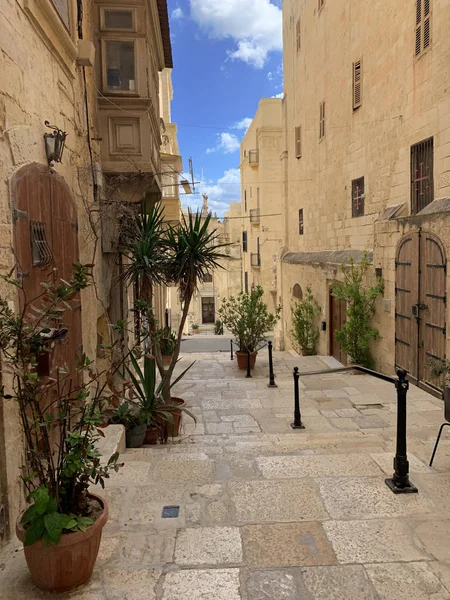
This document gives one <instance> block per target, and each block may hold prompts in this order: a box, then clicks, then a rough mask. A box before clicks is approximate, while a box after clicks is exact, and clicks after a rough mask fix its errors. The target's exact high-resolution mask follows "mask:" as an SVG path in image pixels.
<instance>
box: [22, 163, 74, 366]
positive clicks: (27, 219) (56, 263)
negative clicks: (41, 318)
mask: <svg viewBox="0 0 450 600" xmlns="http://www.w3.org/2000/svg"><path fill="white" fill-rule="evenodd" d="M12 196H13V202H14V245H15V254H16V263H17V271H18V277H19V278H21V279H22V281H23V294H21V302H22V305H23V303H24V300H25V298H26V300H27V301H29V300H32V299H33V298H37V300H36V303H39V300H38V298H39V296H40V295H41V294H42V292H43V290H44V288H43V287H42V282H48V283H51V282H57V281H59V280H60V279H65V280H69V279H70V278H71V274H72V265H73V264H74V263H75V262H77V261H78V234H77V229H78V224H77V215H76V207H75V204H74V202H73V200H72V197H71V195H70V190H69V188H68V186H67V184H66V183H65V182H64V180H63V178H62V177H61V176H60V175H58V174H57V173H55V172H53V171H51V170H50V169H49V168H48V167H46V166H44V165H39V164H33V165H27V166H26V167H23V168H22V169H20V170H19V171H18V172H17V173H16V175H15V176H14V178H13V181H12ZM72 305H73V306H75V307H76V308H75V309H74V310H67V311H65V312H64V313H63V315H62V318H61V321H60V322H59V323H55V324H54V326H55V327H67V328H68V329H69V333H68V335H67V336H66V337H65V338H64V339H63V340H61V341H57V342H56V343H55V347H54V348H53V351H52V352H51V353H50V364H49V373H48V374H54V373H55V370H56V368H57V367H64V368H67V369H68V370H70V371H72V370H74V368H75V366H76V353H77V352H80V351H81V345H82V333H81V304H80V302H79V298H78V297H77V298H75V300H74V301H73V302H72Z"/></svg>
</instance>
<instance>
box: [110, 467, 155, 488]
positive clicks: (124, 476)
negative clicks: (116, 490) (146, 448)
mask: <svg viewBox="0 0 450 600" xmlns="http://www.w3.org/2000/svg"><path fill="white" fill-rule="evenodd" d="M149 471H150V464H149V463H148V462H138V461H136V462H131V463H129V464H127V467H126V469H125V468H122V469H119V471H118V472H117V473H112V474H111V477H110V478H109V479H108V488H110V487H113V486H114V487H115V486H124V485H129V484H135V485H136V484H138V483H140V482H144V481H146V480H147V479H148V474H149Z"/></svg>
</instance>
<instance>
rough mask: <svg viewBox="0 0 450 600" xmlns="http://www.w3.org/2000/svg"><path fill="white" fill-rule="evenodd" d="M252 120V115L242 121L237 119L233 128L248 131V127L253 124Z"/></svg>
mask: <svg viewBox="0 0 450 600" xmlns="http://www.w3.org/2000/svg"><path fill="white" fill-rule="evenodd" d="M252 121H253V119H251V118H250V117H245V118H244V119H242V120H241V121H237V123H235V124H234V125H232V126H231V129H244V130H245V131H247V129H248V128H249V127H250V125H251V124H252Z"/></svg>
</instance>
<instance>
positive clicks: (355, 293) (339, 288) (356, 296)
mask: <svg viewBox="0 0 450 600" xmlns="http://www.w3.org/2000/svg"><path fill="white" fill-rule="evenodd" d="M370 266H371V263H370V261H369V260H368V258H367V254H366V255H364V257H363V259H362V260H361V263H360V264H356V263H355V262H354V261H353V260H351V261H350V263H349V264H348V265H344V266H343V267H342V273H343V279H344V280H343V281H342V282H337V283H335V284H334V285H333V287H332V293H333V295H334V296H336V297H337V298H339V299H340V300H343V301H344V302H346V303H347V321H346V323H345V324H344V326H343V327H342V328H341V329H339V331H337V332H336V339H337V341H338V342H339V343H340V345H341V348H342V350H343V352H345V353H346V354H347V355H348V356H349V358H350V360H351V361H352V362H353V363H354V364H357V365H362V366H364V367H367V368H369V369H370V368H373V367H374V361H373V357H372V355H371V353H370V350H369V344H370V342H371V340H378V339H379V337H380V335H379V332H378V329H376V327H373V326H372V318H373V316H374V314H375V303H376V300H377V298H378V296H380V295H381V294H383V291H384V285H383V282H382V281H381V279H378V280H377V283H376V285H374V286H368V285H367V284H366V283H365V280H366V276H367V271H368V270H369V267H370Z"/></svg>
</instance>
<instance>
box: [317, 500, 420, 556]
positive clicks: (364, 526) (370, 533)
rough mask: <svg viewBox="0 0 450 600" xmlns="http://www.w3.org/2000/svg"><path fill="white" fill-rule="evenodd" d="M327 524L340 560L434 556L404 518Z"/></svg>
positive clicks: (328, 532) (325, 526)
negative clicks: (414, 534) (425, 549)
mask: <svg viewBox="0 0 450 600" xmlns="http://www.w3.org/2000/svg"><path fill="white" fill-rule="evenodd" d="M403 497H404V496H403ZM323 527H324V529H325V532H326V534H327V536H328V538H329V540H330V541H331V543H332V545H333V548H334V551H335V552H336V556H337V558H338V561H339V562H340V563H358V564H361V563H372V562H397V561H401V562H407V561H417V560H429V558H430V557H429V555H428V554H426V553H425V551H423V550H422V549H421V546H420V543H419V541H418V540H417V538H414V536H413V534H412V532H411V531H410V529H409V528H408V526H407V525H406V523H405V522H403V521H398V520H397V521H396V520H393V519H389V520H376V521H375V520H373V521H361V520H359V521H327V522H325V523H324V524H323Z"/></svg>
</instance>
